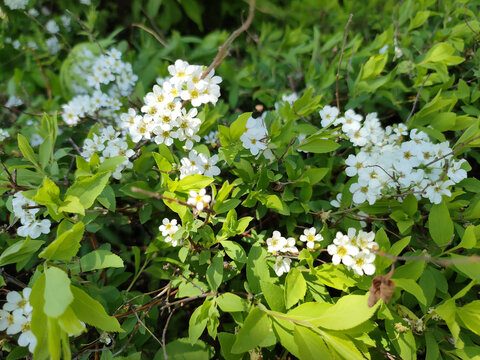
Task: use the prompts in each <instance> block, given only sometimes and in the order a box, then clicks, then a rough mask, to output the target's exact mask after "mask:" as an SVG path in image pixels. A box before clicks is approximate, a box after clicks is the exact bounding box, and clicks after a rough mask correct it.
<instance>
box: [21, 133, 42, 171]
mask: <svg viewBox="0 0 480 360" xmlns="http://www.w3.org/2000/svg"><path fill="white" fill-rule="evenodd" d="M17 141H18V148H19V149H20V151H21V152H22V155H23V157H24V158H25V159H27V160H28V161H30V162H31V163H32V164H33V165H35V166H36V167H38V162H37V158H36V157H35V153H34V152H33V149H32V147H31V146H30V144H29V143H28V140H27V138H26V137H25V136H23V135H22V134H18V136H17Z"/></svg>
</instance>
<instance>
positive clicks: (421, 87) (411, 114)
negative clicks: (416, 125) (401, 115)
mask: <svg viewBox="0 0 480 360" xmlns="http://www.w3.org/2000/svg"><path fill="white" fill-rule="evenodd" d="M430 75H431V73H430V74H428V75H427V77H426V78H425V80H423V83H422V86H420V89H418V92H417V96H415V101H414V102H413V106H412V111H410V114H409V115H408V117H407V120H405V123H408V120H410V118H411V117H412V116H413V112H414V111H415V107H416V106H417V102H418V98H419V97H420V92H421V91H422V89H423V86H424V85H425V83H426V82H427V80H428V78H429V77H430Z"/></svg>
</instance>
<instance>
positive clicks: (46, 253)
mask: <svg viewBox="0 0 480 360" xmlns="http://www.w3.org/2000/svg"><path fill="white" fill-rule="evenodd" d="M64 222H68V221H67V220H64ZM84 232H85V225H83V223H82V222H78V223H76V224H75V225H73V227H72V228H71V229H69V230H66V231H64V232H61V233H59V234H58V235H57V239H56V240H55V241H54V242H52V243H51V244H50V245H48V246H47V248H46V249H45V250H43V251H42V252H41V253H40V254H39V255H38V256H40V257H43V258H45V259H48V260H60V261H70V259H71V258H72V257H74V256H75V255H76V254H77V252H78V249H80V241H81V240H82V237H83V233H84Z"/></svg>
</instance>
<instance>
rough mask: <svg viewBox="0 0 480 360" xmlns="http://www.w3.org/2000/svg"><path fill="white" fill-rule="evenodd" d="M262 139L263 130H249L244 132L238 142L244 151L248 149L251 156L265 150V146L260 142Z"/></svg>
mask: <svg viewBox="0 0 480 360" xmlns="http://www.w3.org/2000/svg"><path fill="white" fill-rule="evenodd" d="M264 137H265V133H264V131H263V129H251V130H248V131H247V132H245V133H244V134H243V135H242V136H241V137H240V140H241V141H242V145H243V147H244V148H245V149H249V150H250V152H251V153H252V155H257V154H258V153H259V152H260V150H265V149H266V148H267V145H266V144H265V143H264V142H263V141H262V140H263V138H264Z"/></svg>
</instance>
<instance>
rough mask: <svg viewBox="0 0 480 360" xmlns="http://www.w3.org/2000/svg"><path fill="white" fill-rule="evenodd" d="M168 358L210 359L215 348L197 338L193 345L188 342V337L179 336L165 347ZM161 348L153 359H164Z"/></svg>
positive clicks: (173, 359)
mask: <svg viewBox="0 0 480 360" xmlns="http://www.w3.org/2000/svg"><path fill="white" fill-rule="evenodd" d="M165 351H166V353H167V354H168V360H210V359H212V358H213V356H214V355H215V350H214V349H213V348H212V347H211V346H209V345H207V344H205V343H204V342H203V341H201V340H198V341H197V342H196V343H195V345H192V344H190V342H189V340H188V339H185V338H181V339H177V340H174V341H172V342H169V343H168V344H167V346H166V347H165ZM164 359H165V358H164V357H163V349H160V350H158V352H157V353H156V354H155V357H154V360H164Z"/></svg>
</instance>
